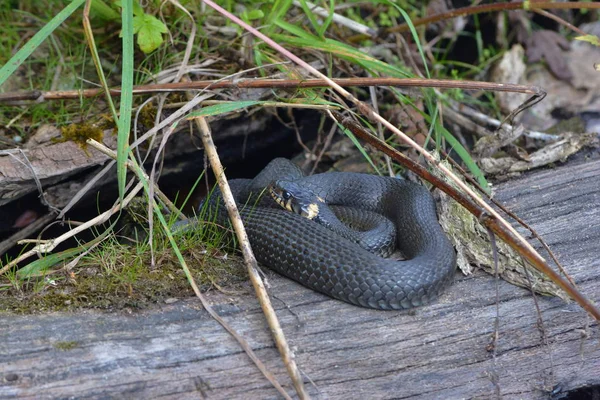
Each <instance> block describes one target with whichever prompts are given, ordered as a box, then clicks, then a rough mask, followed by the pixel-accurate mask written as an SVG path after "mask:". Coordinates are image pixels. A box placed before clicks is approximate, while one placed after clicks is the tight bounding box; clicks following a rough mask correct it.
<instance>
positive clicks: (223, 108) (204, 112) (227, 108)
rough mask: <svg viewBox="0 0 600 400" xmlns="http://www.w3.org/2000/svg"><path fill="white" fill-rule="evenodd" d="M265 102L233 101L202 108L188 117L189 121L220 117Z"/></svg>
mask: <svg viewBox="0 0 600 400" xmlns="http://www.w3.org/2000/svg"><path fill="white" fill-rule="evenodd" d="M262 103H264V101H255V100H249V101H232V102H231V103H223V104H215V105H214V106H208V107H204V108H202V109H201V110H200V111H194V112H193V113H190V114H189V115H188V116H187V119H192V118H195V117H208V116H211V115H219V114H224V113H227V112H231V111H235V110H239V109H241V108H246V107H250V106H253V105H256V104H262Z"/></svg>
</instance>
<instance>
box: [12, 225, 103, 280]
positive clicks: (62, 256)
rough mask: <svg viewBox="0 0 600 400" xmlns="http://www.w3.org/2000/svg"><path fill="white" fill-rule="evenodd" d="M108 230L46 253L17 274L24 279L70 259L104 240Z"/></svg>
mask: <svg viewBox="0 0 600 400" xmlns="http://www.w3.org/2000/svg"><path fill="white" fill-rule="evenodd" d="M113 225H114V224H113ZM110 232H112V229H107V230H106V231H104V232H103V233H102V234H100V235H99V236H98V237H96V238H94V239H93V240H90V241H89V242H87V243H84V244H82V245H80V246H77V247H74V248H71V249H67V250H64V251H61V252H58V253H52V254H46V255H44V257H42V258H40V259H38V260H35V261H33V262H30V263H29V264H27V265H26V266H24V267H23V268H21V269H20V270H18V271H17V276H18V277H19V278H20V279H25V278H28V277H31V276H32V275H38V274H42V273H44V272H45V271H47V270H48V269H49V268H50V267H52V266H53V265H56V264H58V263H59V262H62V261H65V260H68V259H71V258H73V257H75V256H76V255H78V254H81V253H83V252H84V251H86V250H87V249H89V248H90V247H92V246H94V245H96V244H97V243H99V242H101V241H102V240H104V238H105V237H106V236H108V234H109V233H110Z"/></svg>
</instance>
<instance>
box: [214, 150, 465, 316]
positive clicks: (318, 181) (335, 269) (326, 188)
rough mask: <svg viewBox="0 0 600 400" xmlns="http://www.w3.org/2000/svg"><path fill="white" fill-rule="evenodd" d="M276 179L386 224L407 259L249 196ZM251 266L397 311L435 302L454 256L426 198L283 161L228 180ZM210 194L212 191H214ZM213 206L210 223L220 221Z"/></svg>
mask: <svg viewBox="0 0 600 400" xmlns="http://www.w3.org/2000/svg"><path fill="white" fill-rule="evenodd" d="M280 178H285V179H290V178H292V179H295V180H296V181H297V182H299V183H300V184H301V185H302V186H303V187H305V188H306V189H307V190H310V191H312V192H313V193H314V194H315V195H317V196H319V197H321V198H322V199H323V200H325V202H326V203H327V204H330V205H343V206H347V207H355V208H360V209H364V210H368V211H372V212H375V213H379V214H382V215H384V216H385V217H387V218H389V219H390V220H391V221H392V222H393V223H394V224H395V226H396V241H397V248H398V249H399V250H400V251H401V252H402V254H403V255H404V256H405V257H406V258H407V260H404V261H397V260H394V259H389V258H382V257H380V256H377V255H375V254H372V253H370V252H369V251H367V250H365V249H363V248H361V247H360V246H358V245H357V244H356V243H354V242H352V241H350V240H348V239H345V238H343V237H341V236H338V235H336V234H334V233H333V232H331V231H330V230H329V229H327V228H326V227H324V226H321V225H319V224H318V223H316V222H314V221H312V220H309V219H307V218H304V217H302V216H300V215H298V214H295V213H292V212H290V211H287V210H284V209H283V208H281V207H279V206H278V205H277V204H276V203H275V201H274V200H272V199H270V198H269V196H262V198H261V200H260V201H258V203H257V202H255V201H254V199H255V198H256V193H259V192H260V191H261V189H264V188H265V187H266V186H268V185H269V184H270V183H271V182H272V181H274V180H276V179H280ZM230 185H231V188H232V191H233V193H234V197H235V200H236V203H237V204H238V206H239V207H240V213H241V215H242V219H243V221H244V224H245V226H246V230H247V232H248V237H249V239H250V244H251V246H252V249H253V251H254V254H255V256H256V259H257V260H258V261H259V262H260V263H261V264H263V265H265V266H267V267H269V268H270V269H272V270H274V271H276V272H278V273H280V274H282V275H284V276H287V277H289V278H291V279H293V280H295V281H297V282H299V283H301V284H302V285H304V286H306V287H309V288H311V289H313V290H316V291H318V292H321V293H324V294H327V295H329V296H331V297H333V298H336V299H339V300H342V301H345V302H348V303H352V304H355V305H359V306H363V307H369V308H375V309H381V310H399V309H408V308H412V307H417V306H421V305H424V304H428V303H430V302H431V301H432V300H434V299H435V298H437V296H438V295H439V294H440V293H441V291H442V290H443V289H444V288H445V287H446V286H448V285H449V284H450V283H451V281H452V278H453V275H454V272H455V269H456V253H455V251H454V248H453V247H452V244H451V243H450V241H449V240H448V238H447V237H446V235H445V233H444V232H443V231H442V229H441V227H440V225H439V223H438V221H437V214H436V210H435V202H434V200H433V197H432V196H431V194H430V193H429V191H428V190H427V189H426V188H425V187H423V186H421V185H418V184H416V183H412V182H409V181H405V180H402V179H396V178H390V177H381V176H376V175H368V174H359V173H351V172H328V173H323V174H316V175H312V176H308V177H303V176H302V174H301V173H300V172H299V170H298V169H297V167H295V166H294V165H293V164H291V162H290V161H288V160H286V159H275V160H273V161H272V162H271V163H270V164H269V165H268V166H267V167H265V169H264V170H263V171H262V172H261V173H259V174H258V175H257V176H256V177H255V178H254V179H253V180H248V179H235V180H232V181H230ZM215 192H218V191H215ZM221 203H222V202H221V201H220V194H219V193H216V194H214V195H213V196H211V197H210V198H209V200H208V204H209V205H210V206H216V205H219V207H218V210H217V212H216V218H217V222H218V223H220V224H227V223H228V217H227V213H226V212H225V211H224V207H223V205H222V204H221Z"/></svg>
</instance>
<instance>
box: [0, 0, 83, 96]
mask: <svg viewBox="0 0 600 400" xmlns="http://www.w3.org/2000/svg"><path fill="white" fill-rule="evenodd" d="M84 2H85V0H73V1H72V2H71V3H69V5H67V6H66V7H65V8H63V9H62V10H61V11H60V12H59V13H58V14H56V16H55V17H54V18H52V19H51V20H50V22H48V23H47V24H46V25H44V26H43V27H42V29H40V31H39V32H38V33H36V34H35V35H33V37H32V38H31V39H30V40H29V41H28V42H27V43H25V45H23V47H21V48H20V49H19V51H17V53H16V54H15V55H14V56H12V57H11V58H10V60H8V62H7V63H6V64H4V65H3V66H2V68H0V86H2V85H3V84H4V82H6V80H7V79H8V78H9V77H10V76H11V75H12V74H13V72H15V70H16V69H17V68H19V66H20V65H21V64H23V62H24V61H25V60H26V59H27V57H29V56H30V55H31V53H33V52H34V51H35V49H37V48H38V47H39V46H40V44H42V42H43V41H44V40H46V38H47V37H48V36H50V34H51V33H52V32H54V30H55V29H56V28H58V26H59V25H60V24H62V23H63V21H64V20H65V19H67V18H68V17H69V16H70V15H71V14H73V12H75V10H77V8H79V7H80V6H81V5H82V4H83V3H84Z"/></svg>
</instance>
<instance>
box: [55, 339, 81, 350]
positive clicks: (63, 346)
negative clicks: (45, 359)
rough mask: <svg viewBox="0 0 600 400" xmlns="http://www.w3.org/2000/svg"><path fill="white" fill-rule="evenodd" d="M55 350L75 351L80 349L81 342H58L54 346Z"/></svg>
mask: <svg viewBox="0 0 600 400" xmlns="http://www.w3.org/2000/svg"><path fill="white" fill-rule="evenodd" d="M53 346H54V348H55V349H57V350H63V351H67V350H73V349H74V348H77V347H79V342H76V341H68V342H56V343H54V344H53Z"/></svg>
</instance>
